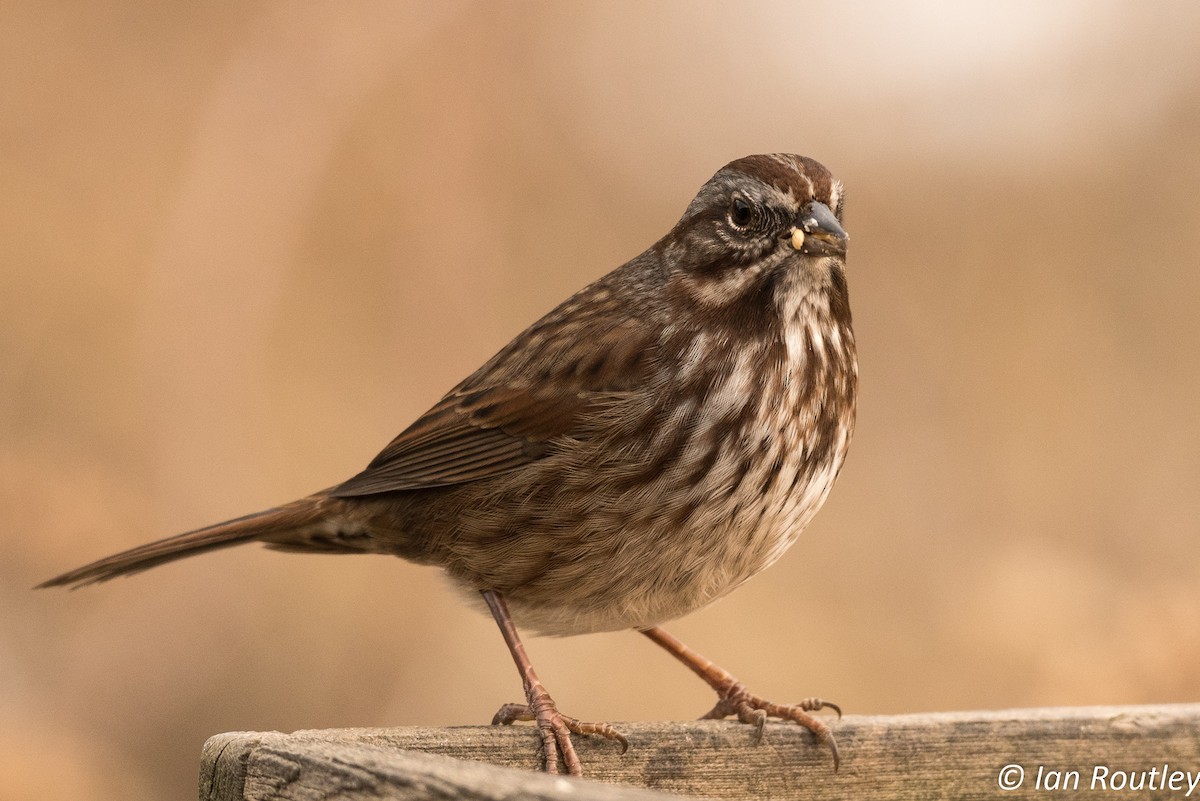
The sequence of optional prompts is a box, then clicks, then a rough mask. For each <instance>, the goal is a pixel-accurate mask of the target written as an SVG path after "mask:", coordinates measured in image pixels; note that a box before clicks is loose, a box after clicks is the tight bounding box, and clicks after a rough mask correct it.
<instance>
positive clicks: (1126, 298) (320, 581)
mask: <svg viewBox="0 0 1200 801" xmlns="http://www.w3.org/2000/svg"><path fill="white" fill-rule="evenodd" d="M727 5H728V4H716V3H713V4H707V5H697V4H693V3H661V4H645V3H635V2H629V3H556V2H547V3H510V4H504V5H500V4H494V5H493V4H478V3H465V2H459V3H438V4H429V5H420V4H402V3H395V2H380V3H237V4H204V5H198V6H195V7H193V8H190V9H189V8H187V7H186V6H184V5H173V4H168V5H165V6H164V5H162V4H159V3H151V2H145V1H144V0H139V1H136V2H135V1H133V0H131V1H130V2H107V3H69V2H63V3H41V2H15V3H7V4H5V5H4V6H3V9H2V10H0V774H2V775H3V776H4V777H5V780H4V782H3V787H2V788H0V798H4V799H7V798H14V799H15V798H27V799H38V798H73V799H76V800H77V801H83V800H84V799H103V798H117V797H120V798H127V799H167V798H176V799H180V798H191V797H194V793H195V782H196V765H197V760H198V755H199V750H200V746H201V743H202V742H203V740H204V739H205V738H206V737H207V736H208V735H211V734H214V733H216V732H220V731H226V730H239V729H264V730H270V729H279V730H285V731H290V730H294V729H298V728H314V727H332V726H380V725H390V724H429V725H447V724H464V723H480V722H486V721H487V720H489V719H490V717H491V715H492V713H493V712H494V711H495V709H496V707H497V706H498V705H499V704H500V703H502V702H504V701H512V700H517V699H518V698H519V696H520V685H519V681H518V677H517V675H516V672H515V671H514V670H513V667H512V664H511V662H510V660H509V657H508V654H507V653H506V651H505V649H504V646H503V643H502V641H501V639H500V637H499V635H498V633H497V632H496V631H495V627H494V625H493V624H492V623H491V622H490V621H489V620H488V619H485V618H483V617H482V616H478V615H477V614H475V613H474V612H472V611H469V610H467V609H464V608H463V607H462V606H461V605H460V603H459V601H458V599H457V597H456V596H455V595H454V594H453V593H452V592H450V591H449V590H448V589H447V588H446V587H445V586H444V585H443V583H442V581H441V580H440V578H439V576H438V574H437V573H436V571H432V570H430V569H426V568H418V567H414V566H412V565H409V564H406V563H403V562H401V561H398V560H388V559H384V558H378V557H375V558H368V557H359V558H355V557H343V558H332V557H320V558H318V557H305V556H285V555H280V554H272V553H269V552H266V551H263V550H260V549H258V548H252V547H251V548H242V549H237V550H234V551H226V552H223V553H220V554H214V555H210V556H206V557H203V558H198V559H195V560H190V561H186V562H183V563H178V564H175V565H172V566H169V567H165V568H161V569H159V570H156V571H152V572H150V573H147V574H144V575H142V576H139V577H136V578H134V579H131V580H128V581H118V582H114V583H111V584H107V585H104V586H101V587H94V588H90V589H87V590H84V591H80V592H75V593H67V592H62V591H55V592H37V593H35V592H31V591H30V589H29V588H30V587H31V586H32V585H33V584H35V583H37V582H38V581H41V580H43V579H46V578H48V577H49V576H51V575H53V574H56V573H58V572H60V571H62V570H65V569H67V568H70V567H74V566H76V565H78V564H80V563H82V562H84V561H88V560H91V559H93V558H95V557H99V556H102V555H105V554H107V553H109V552H111V551H114V550H117V549H121V548H125V547H128V546H132V545H135V544H138V543H141V542H143V541H145V540H148V539H150V538H154V537H158V536H161V535H166V534H170V533H175V532H177V531H181V530H184V529H188V528H192V527H196V526H199V525H202V524H206V523H210V522H214V521H216V520H219V519H224V518H227V517H232V516H235V515H238V514H241V513H244V512H248V511H252V510H256V509H259V508H262V507H265V506H269V505H272V504H275V503H278V502H281V501H285V500H290V499H291V498H293V497H296V496H299V495H301V494H304V493H307V492H310V491H312V490H315V489H319V488H321V487H324V486H328V485H330V484H333V483H335V482H337V481H339V480H341V479H344V478H346V477H348V476H349V475H351V474H353V473H354V472H356V471H358V470H359V469H360V468H361V467H363V466H364V465H365V464H366V462H367V461H368V460H369V459H370V458H371V457H372V456H374V454H375V453H376V452H377V450H379V449H380V448H381V447H382V446H383V445H384V444H385V443H386V442H387V441H388V440H389V439H390V438H391V437H392V436H393V435H394V434H396V433H397V432H399V431H400V430H401V429H402V428H404V427H405V426H406V425H407V424H408V423H409V422H411V420H412V419H413V418H414V417H416V416H417V415H418V414H420V413H421V412H422V411H424V409H425V408H427V406H428V405H429V404H431V403H432V402H433V401H434V400H436V399H437V398H438V397H439V395H440V394H441V393H442V392H443V391H445V390H446V389H447V388H449V387H450V386H451V385H453V384H454V383H455V382H456V381H457V380H458V379H459V378H461V377H462V376H463V375H465V374H466V373H467V372H469V371H470V370H472V369H474V368H475V367H476V366H477V365H478V364H479V363H480V362H481V361H482V360H484V359H485V358H486V357H488V356H490V355H491V354H492V352H494V351H495V350H496V349H497V348H499V347H500V346H501V345H503V344H504V343H505V342H506V341H507V340H508V339H509V338H510V337H511V336H513V335H514V334H516V333H517V332H518V331H520V330H521V329H522V328H523V327H524V326H525V325H526V324H528V323H529V322H531V321H532V320H533V319H535V318H536V317H537V316H538V315H540V314H541V313H543V312H544V311H546V310H548V309H549V308H550V307H552V306H553V305H554V304H556V303H557V302H558V301H559V300H561V299H563V298H564V297H565V296H566V295H568V294H569V293H570V292H572V291H574V290H575V289H577V288H579V287H580V286H582V285H583V284H585V283H586V282H588V281H590V280H591V279H593V278H595V277H597V276H599V275H601V274H602V273H604V272H606V271H607V270H609V269H611V268H613V267H615V266H616V265H618V264H620V263H621V262H622V261H624V260H625V259H627V258H629V257H632V256H633V255H635V254H637V253H638V252H640V251H641V250H642V249H643V248H644V247H646V246H647V245H649V244H650V243H651V242H652V241H654V240H655V239H656V238H657V237H658V236H660V235H661V234H663V233H664V232H665V231H666V230H667V229H668V228H669V227H670V226H671V225H673V224H674V222H675V220H676V219H677V218H678V216H679V214H680V213H682V211H683V208H684V206H685V205H686V203H687V202H688V200H690V198H691V197H692V194H693V193H694V191H695V190H696V189H697V188H698V187H699V186H700V185H701V184H702V183H703V182H704V181H705V180H706V179H707V178H708V177H709V176H710V175H711V174H712V173H713V172H714V171H715V170H716V169H717V168H719V167H720V166H722V165H723V164H724V163H725V162H727V161H729V160H731V159H733V158H736V157H739V156H742V155H746V154H749V153H754V152H764V151H777V150H784V151H793V152H797V153H803V154H807V155H811V156H814V157H816V158H818V159H819V160H821V161H823V162H824V163H826V164H827V165H829V166H830V167H831V168H832V169H833V170H834V171H835V173H837V174H838V175H839V176H840V177H841V178H842V179H843V180H844V181H845V182H846V184H847V186H848V191H849V207H848V215H847V228H848V229H849V231H850V232H851V235H852V247H851V253H850V274H851V295H852V299H853V305H854V313H855V318H856V327H857V331H858V337H859V343H860V351H861V372H862V398H861V406H860V413H859V421H860V422H859V428H858V432H857V436H856V441H855V443H854V447H853V448H852V449H851V454H850V458H849V461H848V463H847V466H846V468H845V470H844V472H843V475H842V478H841V481H840V483H839V485H838V486H837V488H836V489H835V490H834V492H833V494H832V496H831V499H830V501H829V503H828V504H827V506H826V508H825V510H824V512H823V513H822V514H820V515H818V517H817V519H816V521H815V523H814V524H813V525H812V526H811V527H810V529H809V530H808V532H806V534H805V536H804V537H802V538H801V541H800V543H799V544H798V545H797V546H796V547H795V548H794V549H793V550H792V551H791V552H790V553H789V554H788V555H787V556H786V557H785V558H784V559H783V560H782V561H781V562H780V563H778V564H777V565H776V566H775V567H774V568H772V569H771V570H770V571H768V572H767V573H765V574H763V575H762V576H761V577H759V578H758V579H756V580H755V581H753V582H751V583H750V584H748V585H747V586H746V587H744V588H743V589H741V590H740V591H738V592H737V593H735V594H734V595H732V596H730V597H729V598H728V599H726V600H724V601H722V602H721V603H719V604H717V605H715V606H713V607H711V608H709V609H707V610H704V611H703V612H700V613H698V614H695V615H693V616H691V617H690V618H687V619H685V620H682V621H679V622H678V623H676V624H675V625H674V626H672V630H673V631H674V632H675V633H676V634H678V635H679V636H681V637H682V638H683V639H684V640H685V641H687V642H689V643H691V644H692V645H693V646H694V647H696V648H697V649H699V650H701V651H702V652H703V653H705V654H707V655H709V656H711V657H712V658H714V659H715V660H716V661H717V662H718V663H720V664H722V665H725V666H726V667H728V668H729V669H730V670H732V671H733V672H735V673H736V674H738V675H739V676H740V677H741V678H742V679H744V680H745V681H746V682H747V683H748V684H749V685H750V686H751V687H752V688H753V689H755V690H756V691H758V692H760V693H763V694H765V695H768V696H771V697H774V698H776V699H779V700H787V699H795V698H799V697H802V696H805V695H812V694H819V695H822V696H824V697H826V698H832V699H836V700H837V701H838V702H840V703H841V704H842V705H843V706H844V707H845V709H846V710H847V711H849V712H854V713H890V712H909V711H918V710H948V709H971V708H1001V707H1010V706H1026V705H1060V704H1062V705H1069V704H1129V703H1140V702H1168V701H1195V700H1197V699H1198V697H1200V592H1198V580H1200V564H1198V563H1197V558H1196V555H1197V530H1198V527H1200V447H1198V445H1200V413H1198V412H1197V396H1198V395H1200V322H1198V316H1197V315H1198V303H1197V301H1200V269H1198V268H1200V191H1198V190H1200V59H1198V58H1197V55H1196V53H1197V49H1198V47H1200V6H1197V5H1196V4H1194V3H1191V2H1175V3H1171V2H1159V3H1151V4H1145V3H1135V2H1128V3H1110V2H1059V3H1040V2H1039V3H1034V2H1026V3H1020V2H1018V3H1007V4H983V3H977V4H969V3H957V2H949V1H947V2H944V3H937V2H927V3H910V4H893V3H884V2H878V3H870V2H863V3H857V4H841V5H842V6H844V7H841V8H839V7H836V6H833V5H829V4H816V3H811V4H804V3H759V4H736V7H735V8H726V6H727ZM997 5H999V7H997ZM529 648H530V651H531V655H532V657H533V659H534V662H535V664H536V665H537V666H538V669H539V671H540V673H541V675H542V677H543V678H544V680H545V681H546V683H547V686H548V687H549V688H550V690H551V691H552V692H553V693H554V694H555V697H556V698H557V699H558V700H559V702H560V703H561V705H562V706H563V708H564V709H565V710H566V711H568V712H569V713H570V714H573V715H577V716H580V717H582V718H585V719H598V720H611V721H620V720H631V719H655V718H676V719H679V718H689V717H694V716H696V715H698V714H700V713H701V712H703V711H705V710H706V709H708V708H709V706H710V704H711V701H712V699H711V697H710V694H709V691H708V690H707V688H706V687H704V686H703V685H702V684H701V683H700V682H698V681H696V680H694V679H693V677H691V676H690V674H687V673H686V671H685V670H684V669H683V668H681V667H679V666H678V665H676V664H674V663H673V662H672V661H671V660H670V658H669V657H667V656H666V655H665V654H663V653H661V652H660V651H658V649H656V648H654V647H653V646H652V645H651V644H650V643H648V642H646V641H644V639H643V638H641V637H638V636H636V635H634V634H631V633H621V634H612V635H602V636H591V637H582V638H575V639H568V640H545V639H538V640H533V641H532V642H530V643H529ZM531 742H532V740H531Z"/></svg>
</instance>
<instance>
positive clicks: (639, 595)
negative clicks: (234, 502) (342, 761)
mask: <svg viewBox="0 0 1200 801" xmlns="http://www.w3.org/2000/svg"><path fill="white" fill-rule="evenodd" d="M843 205H844V190H843V186H842V184H841V182H840V181H838V180H837V179H835V178H834V177H833V175H832V174H831V173H830V171H829V170H828V169H827V168H826V167H824V166H823V165H822V164H820V163H819V162H817V161H815V160H813V159H811V158H808V157H805V156H798V155H792V154H786V153H777V154H765V155H752V156H747V157H744V158H740V159H737V160H734V161H732V162H730V163H728V164H727V165H726V166H724V167H723V168H721V169H720V170H718V171H717V173H716V174H715V175H713V177H712V178H711V179H710V180H708V181H707V182H706V183H705V184H704V185H703V186H702V187H701V188H700V190H699V191H698V193H697V194H696V196H695V198H694V199H692V201H691V202H690V203H689V204H688V205H687V207H686V209H685V211H684V213H683V216H682V217H681V218H680V219H679V221H678V222H677V223H676V224H675V226H674V227H673V228H672V229H671V230H670V231H669V232H668V233H667V234H666V235H665V236H663V237H662V238H661V239H659V240H658V241H657V242H655V243H654V244H653V245H651V246H650V247H649V248H648V249H646V250H645V251H644V252H643V253H641V254H640V255H639V256H637V257H635V258H633V259H631V260H630V261H629V262H627V263H625V264H624V265H622V266H620V267H618V268H617V269H615V270H613V271H612V272H610V273H608V274H607V275H604V276H603V277H601V278H599V279H597V280H596V281H594V282H593V283H591V284H589V285H587V286H585V287H584V288H583V289H581V290H579V291H578V292H576V293H575V294H574V295H572V296H571V297H569V298H568V299H566V300H565V301H563V302H562V303H561V304H560V305H558V306H557V307H556V308H554V309H553V310H551V311H550V312H548V313H547V314H546V315H545V316H543V317H542V318H541V319H539V320H538V321H536V322H534V323H533V324H532V325H531V326H529V327H528V328H527V329H526V330H525V331H523V332H522V333H520V334H519V335H517V336H516V337H515V338H514V339H513V340H512V341H511V342H510V343H509V344H508V345H506V346H505V347H504V348H502V349H501V350H500V351H499V352H498V353H497V354H496V355H495V356H493V357H492V358H491V359H490V360H488V361H487V362H486V363H484V364H483V366H481V367H480V368H479V369H478V370H476V371H475V372H474V373H472V374H471V375H469V376H468V377H467V378H465V379H464V380H463V381H462V382H460V383H459V384H458V385H457V386H455V387H454V388H452V389H451V390H450V391H449V392H447V393H446V394H445V396H444V397H442V398H441V400H439V401H438V402H437V403H435V404H434V405H433V407H432V408H431V409H429V411H427V412H426V413H425V414H423V415H422V416H421V417H419V418H418V419H417V420H416V421H415V422H414V423H412V424H411V425H410V426H408V428H406V429H404V431H403V432H402V433H400V434H399V435H398V436H397V437H396V438H395V439H393V440H392V441H391V442H390V443H389V444H388V445H387V447H385V448H384V449H383V450H382V451H381V452H380V453H379V454H378V455H377V456H376V457H375V458H374V459H373V460H372V461H371V462H370V463H369V464H368V465H367V467H366V468H365V469H364V470H363V471H362V472H360V473H358V474H357V475H355V476H353V477H351V478H349V479H348V480H346V481H343V482H342V483H340V484H337V485H335V486H333V487H330V488H328V489H325V490H322V491H320V492H316V493H313V494H311V495H309V496H307V497H304V498H301V499H299V500H295V501H292V502H291V503H285V504H283V505H281V506H277V507H274V508H271V509H267V510H265V511H261V512H257V513H254V514H249V515H245V516H243V517H238V518H235V519H233V520H229V521H226V522H222V523H217V524H215V525H211V526H207V527H205V528H200V529H197V530H194V531H189V532H186V533H183V534H178V535H176V536H173V537H168V538H166V539H161V540H157V541H154V542H150V543H148V544H145V545H141V546H138V547H134V548H132V549H130V550H127V551H123V552H121V553H117V554H114V555H112V556H108V557H105V558H102V559H99V560H97V561H94V562H92V563H90V564H87V565H85V566H83V567H80V568H78V569H75V570H71V571H69V572H66V573H63V574H62V575H59V576H57V577H55V578H52V579H50V580H48V581H46V582H43V583H42V584H40V585H38V587H39V588H44V587H57V586H70V587H80V586H85V585H89V584H94V583H97V582H103V581H106V580H108V579H111V578H114V577H117V576H124V575H128V574H132V573H137V572H140V571H143V570H146V569H148V568H151V567H156V566H158V565H162V564H164V563H166V562H171V561H174V560H176V559H180V558H183V557H187V556H193V555H196V554H201V553H205V552H208V551H213V550H216V549H220V548H226V547H229V546H233V545H238V544H243V543H250V542H259V543H262V544H264V545H265V546H266V547H268V548H271V549H274V550H279V551H292V552H303V553H328V554H346V553H376V554H384V555H392V556H398V557H401V558H403V559H406V560H409V561H411V562H416V563H419V564H426V565H435V566H437V567H440V568H442V569H443V570H444V571H445V573H446V574H447V575H448V576H449V577H450V579H451V580H452V583H453V585H454V586H455V587H457V588H458V589H460V590H461V591H462V594H463V595H464V597H466V598H467V599H468V601H469V602H471V603H472V604H474V605H476V606H478V607H480V608H481V609H483V610H486V611H488V612H490V614H491V616H492V617H493V618H494V619H495V621H496V623H497V625H498V627H499V628H500V631H501V635H502V636H503V638H504V640H505V643H506V644H507V646H508V648H509V651H510V653H511V655H512V658H513V660H514V663H515V665H516V667H517V669H518V671H519V672H520V674H521V678H522V686H523V690H524V695H525V699H524V701H523V702H522V703H512V704H505V705H503V706H502V707H501V708H500V710H499V711H498V712H497V714H496V716H495V718H494V719H493V721H492V722H493V723H494V724H510V723H514V722H516V721H533V722H534V723H535V724H536V730H537V733H538V735H539V738H540V746H539V747H540V751H541V758H542V767H543V769H544V770H546V771H547V772H551V773H557V772H559V769H560V760H561V766H562V767H563V768H565V770H566V771H567V772H568V773H570V774H572V775H581V774H582V765H581V763H580V760H579V757H578V754H577V753H576V750H575V746H574V743H573V741H572V735H580V736H583V735H599V736H601V737H604V738H608V739H611V740H614V741H616V742H618V743H619V744H620V746H621V749H622V753H624V750H625V749H626V748H627V747H628V742H627V741H626V739H625V738H624V737H623V736H622V735H621V734H620V732H619V731H617V730H616V729H615V728H614V727H613V726H611V725H610V724H607V723H588V722H584V721H580V720H577V719H575V718H572V717H570V716H567V715H565V714H563V713H562V712H560V711H559V709H558V706H557V704H556V703H555V701H554V700H553V698H552V697H551V695H550V693H549V692H548V691H547V689H546V687H545V685H544V684H543V683H542V682H541V680H540V678H539V677H538V675H537V673H536V672H535V670H534V668H533V665H532V663H531V662H530V660H529V657H528V655H527V653H526V651H525V648H524V645H523V642H522V639H521V636H520V633H519V632H520V631H521V630H525V631H532V632H534V633H536V634H543V635H557V636H565V635H577V634H587V633H592V632H603V631H615V630H623V629H633V630H635V631H638V632H640V633H642V634H644V635H645V636H646V637H648V638H649V639H650V640H652V641H653V642H655V643H656V644H658V645H659V646H661V647H663V648H664V649H666V650H667V651H668V652H669V653H670V654H672V656H674V657H675V658H677V659H678V660H680V661H681V662H682V663H683V664H684V665H686V666H687V667H689V668H690V669H691V670H692V671H693V672H695V673H696V674H697V675H698V676H699V677H700V678H701V679H703V680H704V681H705V682H707V683H708V684H709V685H710V686H711V687H712V688H713V690H715V691H716V693H717V699H718V700H717V702H716V705H715V706H714V707H713V709H712V710H711V711H710V712H708V713H707V714H706V715H705V716H704V717H706V718H725V717H729V716H735V717H737V718H738V719H739V720H740V721H742V722H744V723H749V724H753V725H755V726H757V729H758V732H759V735H760V736H761V732H762V729H763V724H764V721H765V720H766V719H767V718H768V717H771V718H780V719H783V720H787V721H794V722H796V723H798V724H800V725H801V726H802V727H804V728H806V729H808V730H809V731H810V732H811V733H812V734H813V735H814V736H815V738H816V740H817V741H818V743H820V744H823V745H824V746H825V747H827V748H828V749H829V751H831V752H832V757H833V767H834V770H836V769H837V767H838V764H839V755H838V748H837V743H836V740H835V738H834V736H833V733H832V731H831V728H830V726H829V725H828V724H827V723H826V722H825V721H824V720H823V719H822V718H821V717H819V716H817V715H816V714H814V713H817V712H819V711H820V710H822V709H829V710H832V711H834V712H836V713H837V715H838V716H839V717H840V715H841V710H840V708H839V707H838V706H837V705H836V704H832V703H830V702H827V701H823V700H821V699H820V698H815V697H814V698H807V699H805V700H803V701H801V702H799V703H797V704H791V705H783V704H775V703H772V702H770V701H768V700H766V699H764V698H762V697H760V696H757V695H755V694H753V693H751V692H750V691H749V690H748V689H747V688H746V687H745V685H744V684H742V683H741V682H740V681H739V680H737V679H736V678H735V677H734V676H733V675H732V674H730V673H729V672H727V671H725V670H723V669H722V668H720V667H717V666H716V665H714V664H713V663H712V662H710V661H709V660H708V659H706V658H704V657H703V656H701V655H700V654H698V653H696V652H695V651H693V650H691V649H690V648H688V647H687V646H686V645H684V644H683V643H682V642H680V641H679V640H677V639H676V638H675V637H673V636H672V635H670V634H669V633H667V631H666V630H664V629H663V628H662V625H661V624H663V623H665V622H667V621H670V620H674V619H676V618H678V617H680V616H682V615H685V614H687V613H689V612H692V611H694V610H697V609H699V608H701V607H703V606H705V605H707V604H709V603H711V602H713V601H715V600H717V599H718V598H720V597H722V596H724V595H726V594H727V593H729V592H730V591H732V590H733V589H735V588H736V587H738V586H739V585H741V584H742V583H743V582H745V581H746V580H748V579H749V578H751V577H752V576H754V575H755V574H757V573H758V572H760V571H761V570H763V569H764V568H766V567H767V566H769V565H770V564H772V563H773V562H774V561H776V560H777V559H778V558H779V557H780V556H781V555H782V554H783V553H784V552H785V551H786V550H787V549H788V548H789V547H790V546H791V545H792V543H793V542H794V541H795V540H796V538H797V536H798V535H799V534H800V532H801V530H802V529H803V528H804V527H805V526H806V525H807V524H808V522H809V521H810V520H811V519H812V517H813V515H814V514H815V513H816V512H817V510H818V509H819V508H820V507H821V505H822V504H823V503H824V501H825V499H826V497H827V495H828V494H829V491H830V489H831V487H832V486H833V483H834V481H835V479H836V477H837V475H838V473H839V471H840V470H841V467H842V464H843V461H844V459H845V457H846V453H847V449H848V447H849V444H850V439H851V436H852V434H853V430H854V421H855V410H856V400H857V391H858V361H857V350H856V345H855V339H854V333H853V328H852V324H851V314H850V305H849V296H848V290H847V281H846V248H847V243H848V236H847V234H846V231H845V230H844V228H843V227H842V220H843Z"/></svg>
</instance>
